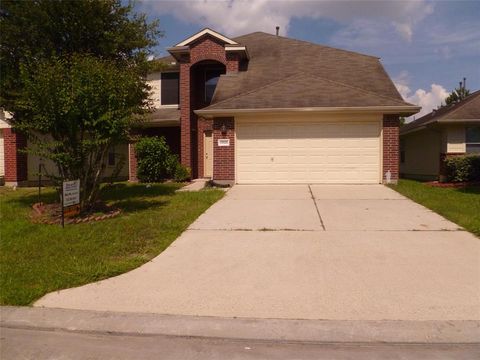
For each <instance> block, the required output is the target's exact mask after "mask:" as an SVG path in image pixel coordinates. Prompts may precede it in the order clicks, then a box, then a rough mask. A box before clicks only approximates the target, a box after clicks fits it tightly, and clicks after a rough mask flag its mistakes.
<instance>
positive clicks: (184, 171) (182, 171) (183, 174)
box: [173, 163, 191, 182]
mask: <svg viewBox="0 0 480 360" xmlns="http://www.w3.org/2000/svg"><path fill="white" fill-rule="evenodd" d="M190 174H191V173H190V168H189V167H187V166H184V165H182V164H180V163H177V166H176V168H175V173H174V174H173V179H174V180H175V181H178V182H184V181H187V180H189V179H190V176H191V175H190Z"/></svg>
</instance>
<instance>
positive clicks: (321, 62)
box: [6, 29, 419, 184]
mask: <svg viewBox="0 0 480 360" xmlns="http://www.w3.org/2000/svg"><path fill="white" fill-rule="evenodd" d="M167 50H168V52H169V53H170V56H168V57H165V58H162V59H160V61H163V62H164V63H165V66H164V67H163V68H162V69H163V70H162V71H161V72H155V73H152V74H150V75H149V81H150V84H151V85H152V88H153V93H152V96H153V100H154V103H155V105H156V110H155V111H154V112H153V113H152V114H151V118H150V121H149V122H148V123H147V124H145V127H144V128H143V129H142V130H141V132H140V133H141V134H144V135H162V136H165V138H166V140H167V142H168V144H169V145H170V147H171V149H172V151H173V152H175V153H177V154H178V155H179V156H180V159H181V162H182V163H183V164H184V165H186V166H188V167H190V168H191V170H192V176H193V177H194V178H199V177H207V178H212V179H213V180H214V181H216V182H218V183H227V184H234V183H239V184H258V183H365V184H366V183H382V182H384V181H385V180H386V179H391V181H396V180H397V179H398V172H399V139H398V136H399V117H400V116H409V115H412V114H414V113H416V112H418V111H419V107H417V106H413V105H411V104H409V103H406V102H405V101H404V100H403V99H402V97H401V96H400V94H399V93H398V91H397V90H396V88H395V86H394V84H393V82H392V81H391V79H390V78H389V76H388V75H387V73H386V72H385V70H384V68H383V66H382V64H381V63H380V61H379V59H378V58H377V57H373V56H368V55H363V54H358V53H355V52H351V51H346V50H340V49H335V48H331V47H327V46H322V45H318V44H314V43H310V42H305V41H300V40H295V39H290V38H285V37H281V36H276V35H271V34H267V33H262V32H255V33H251V34H247V35H244V36H240V37H236V38H228V37H226V36H223V35H222V34H219V33H218V32H215V31H213V30H210V29H205V30H202V31H200V32H199V33H197V34H194V35H193V36H191V37H189V38H188V39H186V40H184V41H182V42H180V43H178V44H177V45H175V46H173V47H170V48H168V49H167ZM122 151H128V158H129V161H128V176H129V179H130V180H136V157H135V150H134V144H129V145H128V150H126V149H125V150H122ZM20 162H21V161H20ZM7 168H8V166H7ZM7 168H6V170H8V169H7ZM7 172H8V171H7ZM16 173H17V174H18V173H19V172H18V171H17V172H16ZM22 174H23V173H22ZM125 174H126V172H125ZM6 180H7V181H18V180H19V179H18V177H17V179H14V177H13V176H12V177H10V178H8V177H7V174H6Z"/></svg>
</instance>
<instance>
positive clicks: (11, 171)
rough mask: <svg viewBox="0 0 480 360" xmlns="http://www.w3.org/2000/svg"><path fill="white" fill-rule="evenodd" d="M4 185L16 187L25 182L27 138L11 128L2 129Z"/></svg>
mask: <svg viewBox="0 0 480 360" xmlns="http://www.w3.org/2000/svg"><path fill="white" fill-rule="evenodd" d="M3 140H4V157H5V184H7V185H8V184H10V185H18V184H20V183H22V182H25V181H27V171H28V168H27V154H26V153H24V152H22V151H21V150H23V149H25V148H26V146H27V138H26V137H25V136H24V135H23V134H20V133H18V132H16V131H14V130H13V129H11V128H7V129H3Z"/></svg>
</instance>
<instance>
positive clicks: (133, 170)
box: [128, 143, 138, 182]
mask: <svg viewBox="0 0 480 360" xmlns="http://www.w3.org/2000/svg"><path fill="white" fill-rule="evenodd" d="M128 181H132V182H137V181H138V177H137V156H136V155H135V143H130V144H128Z"/></svg>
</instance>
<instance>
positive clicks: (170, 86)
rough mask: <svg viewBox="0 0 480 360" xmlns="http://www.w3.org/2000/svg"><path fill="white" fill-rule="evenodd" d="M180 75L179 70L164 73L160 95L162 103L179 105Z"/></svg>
mask: <svg viewBox="0 0 480 360" xmlns="http://www.w3.org/2000/svg"><path fill="white" fill-rule="evenodd" d="M179 75H180V74H179V73H178V72H172V73H162V82H161V97H160V99H161V103H162V105H178V103H179V101H178V100H179V90H178V89H179V78H180V76H179Z"/></svg>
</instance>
